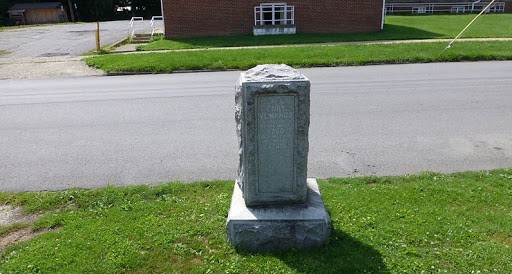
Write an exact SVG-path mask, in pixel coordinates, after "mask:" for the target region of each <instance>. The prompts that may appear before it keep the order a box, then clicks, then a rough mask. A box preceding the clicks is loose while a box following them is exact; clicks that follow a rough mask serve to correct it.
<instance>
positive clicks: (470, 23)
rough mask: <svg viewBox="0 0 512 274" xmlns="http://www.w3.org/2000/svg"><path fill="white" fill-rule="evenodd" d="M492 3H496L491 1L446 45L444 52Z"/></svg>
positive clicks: (493, 0)
mask: <svg viewBox="0 0 512 274" xmlns="http://www.w3.org/2000/svg"><path fill="white" fill-rule="evenodd" d="M494 2H496V0H492V1H491V2H490V3H489V5H487V7H485V8H484V9H483V10H482V11H481V12H480V13H479V14H478V15H477V16H476V17H475V18H474V19H473V20H471V22H469V24H468V25H467V26H466V27H465V28H464V29H463V30H462V31H461V32H460V33H459V34H458V35H457V36H456V37H455V38H453V40H452V41H451V42H450V44H448V46H446V48H445V50H447V49H449V48H451V47H452V44H453V43H454V42H455V40H457V39H459V37H460V36H461V35H462V34H463V33H464V32H465V31H466V30H467V29H468V28H469V27H470V26H471V25H472V24H473V23H474V22H475V21H476V19H478V17H480V15H482V14H483V13H484V12H485V11H486V10H487V9H488V8H489V7H491V5H492V4H494Z"/></svg>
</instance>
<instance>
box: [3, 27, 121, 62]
mask: <svg viewBox="0 0 512 274" xmlns="http://www.w3.org/2000/svg"><path fill="white" fill-rule="evenodd" d="M128 29H129V21H112V22H101V23H100V30H101V43H102V45H107V44H112V43H114V42H116V41H119V40H120V39H123V38H126V36H127V35H128ZM95 30H96V23H77V24H66V25H48V26H38V27H29V28H17V29H11V30H7V31H0V49H2V50H6V51H8V52H9V53H8V54H4V55H0V58H18V57H53V56H79V55H80V54H82V53H84V52H86V51H89V50H92V49H94V48H95V47H96V44H95V38H94V37H95V36H94V32H95Z"/></svg>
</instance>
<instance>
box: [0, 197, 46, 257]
mask: <svg viewBox="0 0 512 274" xmlns="http://www.w3.org/2000/svg"><path fill="white" fill-rule="evenodd" d="M40 216H41V215H40V214H23V212H22V211H21V208H19V207H17V208H13V207H12V206H8V205H4V206H0V226H10V225H16V224H30V223H33V222H34V221H35V220H37V218H39V217H40ZM46 232H48V231H47V230H41V231H32V230H31V229H30V228H20V229H16V230H14V231H12V232H9V233H6V234H5V235H2V236H0V252H2V251H4V250H5V248H6V247H7V246H9V245H11V244H14V243H18V242H23V241H28V240H30V239H32V238H34V237H37V236H39V235H41V234H43V233H46Z"/></svg>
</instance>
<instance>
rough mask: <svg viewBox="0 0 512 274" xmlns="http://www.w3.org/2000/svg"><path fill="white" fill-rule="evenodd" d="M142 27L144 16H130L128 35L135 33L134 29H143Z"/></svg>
mask: <svg viewBox="0 0 512 274" xmlns="http://www.w3.org/2000/svg"><path fill="white" fill-rule="evenodd" d="M143 29H145V28H144V18H142V17H132V20H130V29H129V30H128V34H129V35H130V36H134V35H135V31H137V30H143Z"/></svg>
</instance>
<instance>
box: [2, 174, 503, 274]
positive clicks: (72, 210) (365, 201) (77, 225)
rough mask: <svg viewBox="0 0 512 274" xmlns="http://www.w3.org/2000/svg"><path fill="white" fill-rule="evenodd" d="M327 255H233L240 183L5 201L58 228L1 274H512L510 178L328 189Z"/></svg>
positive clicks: (437, 177) (363, 182) (7, 256)
mask: <svg viewBox="0 0 512 274" xmlns="http://www.w3.org/2000/svg"><path fill="white" fill-rule="evenodd" d="M320 186H321V189H322V194H323V197H324V201H325V203H326V206H327V208H328V210H329V213H330V216H331V218H332V221H333V233H332V235H331V237H330V238H329V242H328V244H327V245H326V246H324V247H319V248H314V249H310V250H300V251H299V250H292V251H286V252H277V253H272V254H248V253H244V252H236V251H235V250H234V249H233V248H232V247H230V246H229V244H228V243H227V242H226V239H225V237H226V236H225V229H226V228H225V222H226V217H227V213H228V212H227V211H228V208H229V203H230V199H231V193H232V189H233V182H201V183H194V184H179V183H172V184H165V185H161V186H157V187H147V186H134V187H107V188H103V189H96V190H79V189H74V190H68V191H58V192H41V193H19V194H12V193H11V194H5V193H4V194H1V195H0V203H8V204H15V205H23V206H24V207H25V208H26V209H27V210H28V211H37V212H46V214H45V215H44V216H43V217H42V218H41V219H40V220H38V221H37V222H36V224H34V226H33V227H32V229H36V230H37V229H45V228H56V227H59V229H58V230H55V231H53V232H49V233H46V234H43V235H41V236H39V237H37V238H36V239H33V240H31V241H29V242H26V243H22V244H18V245H14V246H11V247H9V248H8V249H7V250H6V251H5V252H4V253H3V254H2V255H1V257H0V272H2V273H37V272H40V273H100V272H101V273H121V272H130V273H318V271H321V272H322V273H362V272H370V273H387V272H393V273H396V272H408V273H421V272H428V273H431V272H447V273H471V272H486V271H490V272H494V273H510V272H512V265H511V264H510V262H511V261H512V252H510V248H511V245H512V238H511V237H512V216H511V215H510V212H511V211H512V200H511V199H510V197H511V195H512V169H500V170H493V171H483V172H466V173H458V174H440V173H433V172H429V173H423V174H419V175H406V176H400V177H357V178H343V179H335V178H332V179H328V180H324V181H320Z"/></svg>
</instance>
